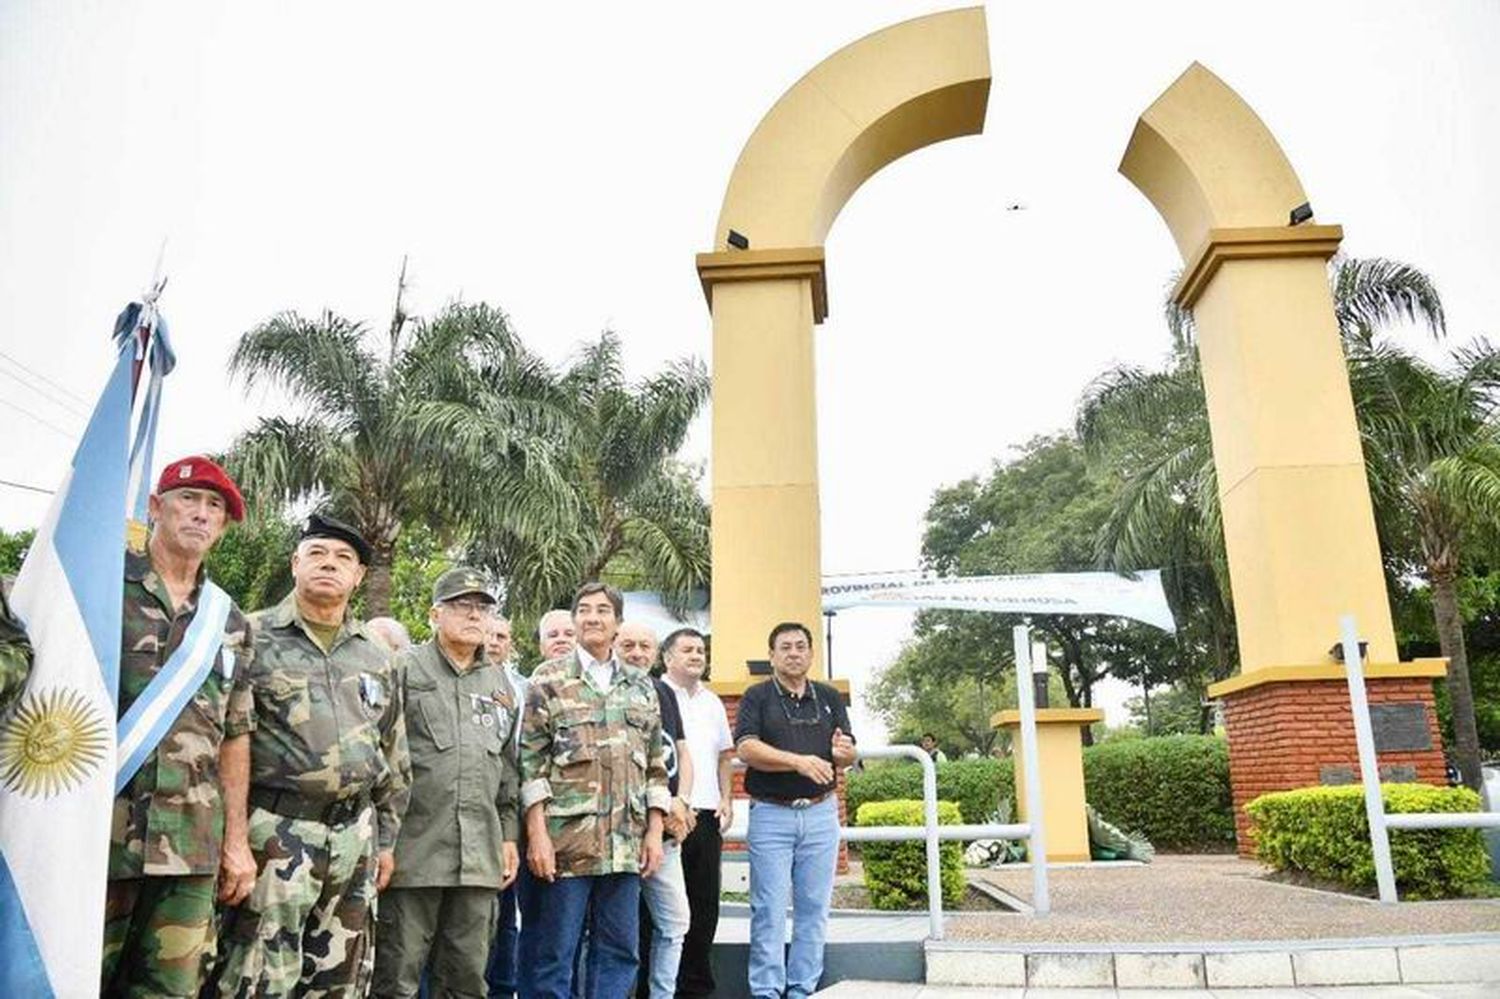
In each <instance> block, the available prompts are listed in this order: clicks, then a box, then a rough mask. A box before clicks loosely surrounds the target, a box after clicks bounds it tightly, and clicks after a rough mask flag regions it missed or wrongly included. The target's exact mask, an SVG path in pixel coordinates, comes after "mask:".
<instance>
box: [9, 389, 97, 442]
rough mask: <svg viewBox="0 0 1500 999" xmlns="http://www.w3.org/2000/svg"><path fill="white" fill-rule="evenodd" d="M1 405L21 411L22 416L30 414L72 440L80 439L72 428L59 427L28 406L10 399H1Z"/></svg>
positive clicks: (55, 431) (45, 425)
mask: <svg viewBox="0 0 1500 999" xmlns="http://www.w3.org/2000/svg"><path fill="white" fill-rule="evenodd" d="M0 406H7V407H9V408H11V409H14V410H15V411H16V412H18V413H20V414H21V415H22V416H29V417H31V418H32V419H33V420H35V421H36V422H38V423H40V424H41V425H42V426H44V427H46V428H47V429H48V430H51V431H53V432H54V433H58V434H61V435H62V436H63V437H66V438H67V439H68V440H70V441H75V440H77V439H78V435H77V434H75V433H73V432H72V431H71V430H64V429H63V428H62V427H59V426H58V425H57V424H55V423H53V422H52V421H50V420H44V419H42V418H41V417H40V416H37V415H36V414H35V413H33V412H32V411H31V410H29V409H26V408H24V407H21V406H17V405H16V404H15V403H13V402H11V401H10V400H8V399H0Z"/></svg>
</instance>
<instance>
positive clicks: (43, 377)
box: [0, 350, 89, 407]
mask: <svg viewBox="0 0 1500 999" xmlns="http://www.w3.org/2000/svg"><path fill="white" fill-rule="evenodd" d="M0 357H3V358H5V359H6V360H7V361H9V362H10V363H11V364H14V365H15V366H16V367H18V368H20V369H21V370H22V371H24V372H26V373H27V374H28V375H33V376H35V377H37V378H40V379H41V380H42V381H44V382H46V383H47V384H48V385H51V386H52V387H53V388H55V389H57V390H58V391H59V392H61V393H62V394H63V395H65V396H67V397H68V398H69V399H72V400H74V401H76V402H77V403H78V404H79V405H81V406H85V407H87V406H88V404H89V401H88V400H87V399H85V398H83V396H81V395H79V394H77V393H76V392H72V391H70V390H69V389H68V388H67V387H66V386H63V385H59V384H58V383H57V382H55V381H53V380H52V379H50V378H48V377H47V376H46V375H44V374H42V373H41V372H40V371H36V370H34V369H32V368H29V367H27V366H26V365H24V364H22V363H21V362H20V361H18V360H16V359H15V358H14V357H11V356H10V355H9V354H7V353H6V352H5V351H3V350H0Z"/></svg>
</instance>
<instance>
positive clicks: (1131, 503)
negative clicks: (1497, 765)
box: [1076, 257, 1472, 724]
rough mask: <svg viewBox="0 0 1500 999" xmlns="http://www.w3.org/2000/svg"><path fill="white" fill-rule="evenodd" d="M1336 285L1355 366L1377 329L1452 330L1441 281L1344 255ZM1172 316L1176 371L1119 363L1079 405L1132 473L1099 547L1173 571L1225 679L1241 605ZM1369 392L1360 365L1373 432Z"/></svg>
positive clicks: (1120, 465) (1215, 673)
mask: <svg viewBox="0 0 1500 999" xmlns="http://www.w3.org/2000/svg"><path fill="white" fill-rule="evenodd" d="M1329 282H1330V285H1331V287H1332V292H1333V305H1334V316H1335V319H1336V320H1337V322H1338V328H1339V334H1340V337H1341V339H1342V340H1343V343H1344V349H1345V352H1346V354H1347V355H1348V356H1349V357H1350V358H1351V359H1352V358H1355V357H1356V356H1358V355H1359V354H1360V353H1361V352H1367V351H1369V350H1370V349H1371V348H1370V345H1371V344H1372V343H1373V340H1374V336H1375V334H1376V332H1377V331H1378V330H1379V329H1380V328H1382V327H1385V326H1387V325H1389V324H1391V323H1393V322H1395V321H1399V320H1405V321H1409V322H1417V323H1421V324H1423V325H1425V326H1426V327H1427V328H1428V330H1429V331H1430V332H1431V333H1432V334H1433V335H1434V336H1435V337H1436V336H1441V335H1442V334H1443V333H1444V331H1445V329H1446V320H1445V317H1444V314H1443V307H1442V301H1441V299H1440V298H1439V297H1438V294H1437V290H1436V288H1435V287H1434V286H1433V283H1432V281H1431V279H1429V278H1428V277H1427V275H1425V274H1424V273H1423V272H1422V271H1420V270H1418V269H1417V268H1415V267H1412V266H1410V265H1409V264H1404V263H1400V262H1397V261H1391V260H1383V259H1378V258H1372V259H1355V258H1346V257H1336V258H1335V259H1334V260H1333V262H1332V263H1331V265H1330V268H1329ZM1166 319H1167V326H1168V330H1169V332H1170V333H1171V336H1172V343H1173V352H1172V357H1171V359H1170V361H1169V362H1168V365H1167V367H1166V368H1165V369H1164V370H1162V371H1148V370H1146V369H1143V368H1138V367H1118V368H1114V369H1111V370H1109V371H1107V372H1105V373H1104V374H1102V375H1100V376H1099V377H1098V378H1097V379H1095V381H1094V382H1093V384H1092V385H1090V386H1089V388H1088V390H1087V391H1086V392H1085V394H1084V398H1083V401H1082V402H1081V403H1080V405H1079V409H1078V415H1077V419H1076V430H1077V433H1078V436H1079V438H1080V439H1081V440H1082V441H1083V443H1084V446H1085V448H1086V450H1087V453H1088V454H1089V455H1090V457H1091V458H1092V459H1093V460H1094V461H1096V462H1099V463H1103V464H1106V465H1108V466H1110V467H1111V468H1114V469H1116V470H1117V473H1118V474H1119V475H1120V477H1121V487H1120V493H1119V498H1118V500H1117V501H1116V503H1115V506H1114V509H1113V510H1112V511H1111V514H1110V517H1109V519H1108V521H1107V522H1106V524H1105V527H1104V529H1103V531H1101V532H1100V536H1099V539H1098V551H1099V561H1100V564H1101V565H1104V566H1108V567H1111V568H1114V569H1117V570H1127V569H1140V568H1146V567H1151V566H1161V567H1163V568H1165V569H1166V572H1165V574H1164V578H1165V581H1166V584H1167V587H1168V597H1169V599H1170V600H1171V602H1172V604H1173V609H1174V610H1175V611H1176V612H1177V614H1178V617H1179V619H1180V620H1181V619H1184V618H1188V619H1192V618H1193V617H1195V616H1197V617H1200V618H1202V620H1201V621H1200V622H1199V623H1200V624H1202V625H1203V628H1202V629H1201V630H1203V631H1204V632H1205V633H1206V637H1205V641H1206V644H1207V645H1208V646H1209V647H1210V648H1211V649H1212V659H1213V662H1212V666H1211V668H1210V670H1209V676H1208V677H1206V678H1205V679H1222V678H1224V677H1225V676H1228V675H1229V673H1230V672H1231V671H1232V669H1233V666H1234V661H1233V660H1234V653H1233V648H1232V646H1233V643H1232V642H1231V641H1230V635H1231V634H1232V633H1233V601H1232V599H1231V596H1230V588H1229V573H1228V560H1227V557H1226V555H1225V550H1224V532H1223V521H1222V519H1221V514H1220V509H1219V488H1218V479H1217V475H1216V473H1215V469H1214V463H1213V446H1212V441H1211V438H1210V434H1209V423H1208V409H1207V402H1206V399H1205V396H1204V394H1203V379H1202V373H1201V370H1200V368H1199V364H1198V354H1197V347H1196V338H1195V330H1194V327H1193V321H1192V315H1191V313H1189V312H1187V311H1186V310H1183V309H1181V308H1179V307H1177V306H1176V305H1175V304H1173V303H1170V302H1169V303H1168V305H1167V307H1166ZM1363 385H1364V382H1363V381H1362V380H1361V379H1360V378H1359V377H1358V375H1357V372H1356V371H1355V370H1354V368H1353V364H1352V361H1351V387H1352V389H1353V391H1354V400H1355V407H1356V412H1357V413H1358V414H1359V418H1360V420H1361V427H1362V429H1363V422H1364V417H1363V400H1362V395H1363ZM1365 439H1366V461H1367V463H1368V462H1369V460H1370V454H1371V448H1372V444H1371V443H1370V437H1369V435H1368V434H1366V436H1365ZM1373 489H1374V484H1373V481H1372V491H1373ZM1379 512H1380V511H1379V510H1378V509H1377V514H1379ZM1388 533H1389V532H1387V531H1385V530H1383V531H1382V536H1387V535H1388ZM1450 677H1451V674H1450ZM1465 693H1467V684H1465ZM1462 702H1463V703H1467V702H1468V698H1467V697H1465V698H1463V699H1462ZM1459 703H1461V702H1460V701H1457V700H1456V701H1455V702H1454V704H1455V711H1457V710H1458V709H1457V705H1458V704H1459ZM1470 717H1471V719H1472V715H1471V716H1470ZM1471 724H1472V722H1471Z"/></svg>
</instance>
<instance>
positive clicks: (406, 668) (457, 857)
mask: <svg viewBox="0 0 1500 999" xmlns="http://www.w3.org/2000/svg"><path fill="white" fill-rule="evenodd" d="M475 659H476V661H475V662H474V663H473V664H472V665H471V666H470V667H469V668H468V669H465V670H460V669H459V668H458V667H457V665H455V664H454V662H453V660H452V659H450V658H449V657H448V654H447V653H446V652H444V651H443V649H442V647H441V646H440V645H438V643H437V640H436V639H434V640H432V641H429V642H424V643H423V644H421V645H416V646H413V647H412V648H409V649H407V650H406V651H405V652H402V653H401V654H399V655H398V656H397V657H396V670H397V673H398V675H399V676H400V677H401V680H402V683H403V690H404V694H405V705H406V738H407V745H408V747H409V749H410V752H411V769H412V784H411V798H410V801H409V802H408V803H407V806H406V815H405V817H404V818H403V819H402V821H401V836H400V838H398V839H397V840H396V873H395V875H394V877H393V879H392V881H391V883H392V885H394V886H395V887H397V888H456V887H475V888H499V887H500V885H501V883H502V882H503V881H504V879H505V878H504V874H505V872H504V865H503V857H502V854H501V850H500V844H501V842H502V841H509V842H515V839H516V825H517V813H516V802H517V797H518V796H519V793H520V785H519V780H518V777H517V766H516V755H515V748H516V747H515V741H516V738H515V737H516V702H515V694H514V692H513V691H512V690H511V686H510V683H509V682H508V681H507V679H506V676H505V672H504V671H503V670H502V669H501V668H500V667H498V666H496V665H494V664H492V663H490V662H488V661H486V660H485V658H484V650H483V649H482V648H481V649H480V650H479V651H478V652H476V653H475Z"/></svg>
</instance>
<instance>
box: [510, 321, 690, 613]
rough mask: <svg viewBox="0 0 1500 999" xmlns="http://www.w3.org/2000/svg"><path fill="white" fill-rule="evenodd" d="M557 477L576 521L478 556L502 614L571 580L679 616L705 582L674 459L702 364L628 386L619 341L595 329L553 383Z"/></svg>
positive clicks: (562, 589)
mask: <svg viewBox="0 0 1500 999" xmlns="http://www.w3.org/2000/svg"><path fill="white" fill-rule="evenodd" d="M559 389H560V392H561V395H562V396H563V398H564V399H566V400H567V406H568V427H569V429H568V434H567V438H566V440H565V442H564V447H565V448H566V450H567V458H566V465H565V467H566V476H567V478H568V480H569V481H570V483H571V484H572V488H573V492H574V499H575V504H576V507H577V510H578V515H577V517H576V519H575V520H574V521H573V522H572V523H570V524H569V525H567V526H568V529H567V530H566V531H564V532H562V533H557V534H553V535H550V536H548V537H545V538H541V539H533V540H526V539H520V538H515V537H512V536H510V535H506V534H502V535H496V536H491V537H490V538H489V539H487V540H486V541H484V542H482V543H481V549H482V552H483V553H482V556H481V557H483V558H484V559H485V560H486V561H488V562H489V563H490V564H491V565H494V566H495V567H496V568H497V570H498V571H500V572H501V573H503V574H504V575H505V577H506V578H507V579H509V580H511V581H512V587H513V589H512V600H511V604H512V609H513V610H520V611H522V612H535V611H537V610H540V609H542V608H544V607H547V606H551V605H552V604H553V602H555V601H556V600H558V599H560V598H562V597H563V596H565V595H566V594H567V593H568V592H570V591H571V590H572V589H573V588H574V587H575V586H577V585H578V584H579V583H580V582H583V581H585V580H589V579H600V578H606V577H608V578H612V579H614V580H616V581H618V582H622V583H625V584H626V585H631V586H641V587H644V588H649V589H655V590H658V591H660V592H661V593H662V594H663V596H664V597H665V598H666V599H667V601H668V603H669V604H671V605H673V606H675V607H677V608H678V609H680V608H682V607H683V606H685V605H686V604H687V602H688V601H689V599H690V598H691V596H692V594H693V591H694V590H696V589H702V588H704V587H706V586H707V583H708V575H709V537H708V505H707V503H705V502H704V500H703V497H702V495H701V494H700V493H699V491H698V485H697V477H696V475H695V474H694V472H693V470H692V469H689V468H686V467H684V466H683V465H681V464H679V463H677V462H676V461H675V460H674V457H673V456H674V455H675V454H676V453H677V451H678V449H679V448H681V446H682V443H683V440H684V439H685V438H686V436H687V432H688V429H689V428H690V426H691V425H692V422H693V419H694V418H695V417H696V416H697V415H698V413H699V412H700V411H701V409H702V408H703V404H704V403H705V402H706V401H707V400H708V392H709V379H708V374H707V372H706V371H705V369H704V366H703V364H702V362H700V361H697V360H680V361H676V362H673V363H671V364H669V365H667V367H666V368H664V369H663V370H661V371H659V372H657V373H656V374H654V375H652V376H650V377H648V378H646V379H645V380H644V381H641V382H640V383H638V384H635V385H631V384H630V383H629V382H628V381H627V380H626V378H625V375H624V370H623V364H622V358H621V346H620V338H619V337H618V336H617V335H616V334H615V333H613V332H608V331H606V332H605V333H603V334H602V335H601V336H600V337H599V339H598V341H596V342H593V343H590V344H587V345H586V346H585V347H584V348H583V349H582V351H581V352H580V353H579V355H578V356H577V358H576V359H575V360H574V361H573V363H572V364H571V365H570V366H569V367H568V369H567V370H566V371H565V372H564V373H563V375H562V377H561V379H560V381H559Z"/></svg>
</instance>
